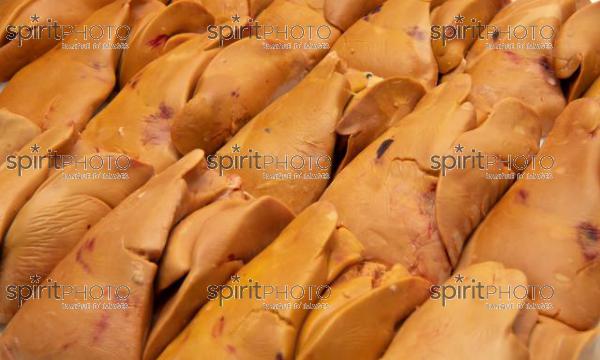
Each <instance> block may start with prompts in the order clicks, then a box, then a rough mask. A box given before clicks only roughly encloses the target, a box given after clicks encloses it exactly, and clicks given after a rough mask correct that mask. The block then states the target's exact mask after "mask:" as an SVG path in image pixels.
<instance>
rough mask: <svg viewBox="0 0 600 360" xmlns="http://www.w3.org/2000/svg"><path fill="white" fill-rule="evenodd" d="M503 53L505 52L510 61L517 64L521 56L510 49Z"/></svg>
mask: <svg viewBox="0 0 600 360" xmlns="http://www.w3.org/2000/svg"><path fill="white" fill-rule="evenodd" d="M504 53H505V54H506V56H508V58H509V59H510V61H512V62H514V63H515V64H519V63H520V62H521V57H520V56H519V55H518V54H517V53H514V52H512V51H505V52H504Z"/></svg>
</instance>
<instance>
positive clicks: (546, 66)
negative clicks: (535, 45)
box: [538, 56, 554, 74]
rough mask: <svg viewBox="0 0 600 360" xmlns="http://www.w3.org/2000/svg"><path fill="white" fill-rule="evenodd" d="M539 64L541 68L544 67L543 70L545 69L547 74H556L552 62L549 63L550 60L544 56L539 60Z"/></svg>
mask: <svg viewBox="0 0 600 360" xmlns="http://www.w3.org/2000/svg"><path fill="white" fill-rule="evenodd" d="M538 64H540V66H541V67H542V69H544V71H545V72H547V73H549V74H554V70H553V69H552V66H551V65H550V62H549V61H548V58H546V57H545V56H542V57H541V58H540V59H539V60H538Z"/></svg>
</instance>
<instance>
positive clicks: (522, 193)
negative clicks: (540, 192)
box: [517, 189, 529, 204]
mask: <svg viewBox="0 0 600 360" xmlns="http://www.w3.org/2000/svg"><path fill="white" fill-rule="evenodd" d="M527 198H529V193H528V192H527V190H525V189H519V191H517V201H518V202H520V203H521V204H524V203H526V202H527Z"/></svg>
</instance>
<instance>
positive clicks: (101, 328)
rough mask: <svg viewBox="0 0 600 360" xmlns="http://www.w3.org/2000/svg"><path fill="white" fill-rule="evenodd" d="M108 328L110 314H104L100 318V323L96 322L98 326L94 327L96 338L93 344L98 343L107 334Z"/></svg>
mask: <svg viewBox="0 0 600 360" xmlns="http://www.w3.org/2000/svg"><path fill="white" fill-rule="evenodd" d="M107 328H108V313H107V312H104V313H102V315H101V316H100V320H98V322H96V324H95V325H94V336H93V338H92V342H93V343H97V342H98V341H99V340H100V337H101V336H102V334H103V333H104V332H106V329H107Z"/></svg>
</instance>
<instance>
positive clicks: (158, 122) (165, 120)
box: [142, 103, 175, 145]
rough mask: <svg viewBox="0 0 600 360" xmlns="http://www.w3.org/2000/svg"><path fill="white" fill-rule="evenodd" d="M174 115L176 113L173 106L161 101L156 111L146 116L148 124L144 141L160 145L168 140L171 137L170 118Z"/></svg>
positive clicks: (145, 143)
mask: <svg viewBox="0 0 600 360" xmlns="http://www.w3.org/2000/svg"><path fill="white" fill-rule="evenodd" d="M173 115H175V111H174V110H173V108H171V107H169V106H167V105H165V104H164V103H161V104H160V105H159V106H158V111H157V112H156V113H154V114H151V115H148V116H147V117H146V118H145V123H146V126H145V128H144V136H143V138H142V143H143V144H144V145H147V144H152V145H158V144H162V143H165V142H168V141H169V139H170V137H171V134H170V125H169V119H171V118H172V117H173Z"/></svg>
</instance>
